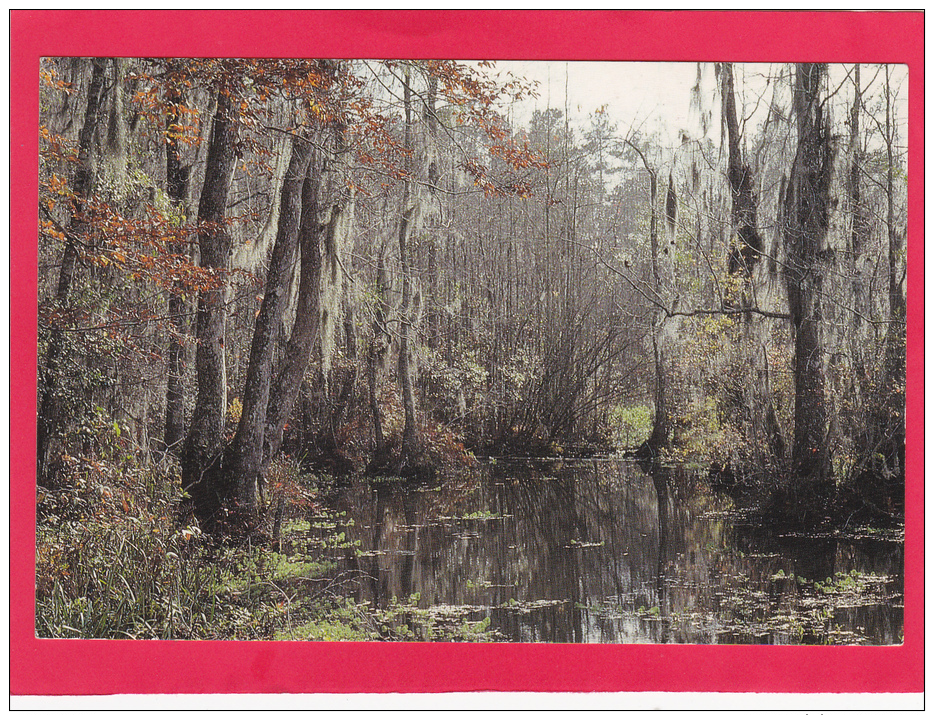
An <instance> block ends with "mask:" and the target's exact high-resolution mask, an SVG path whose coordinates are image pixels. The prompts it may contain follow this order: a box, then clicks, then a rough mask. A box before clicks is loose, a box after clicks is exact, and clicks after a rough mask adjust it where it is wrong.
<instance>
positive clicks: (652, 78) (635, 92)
mask: <svg viewBox="0 0 934 715" xmlns="http://www.w3.org/2000/svg"><path fill="white" fill-rule="evenodd" d="M850 68H851V65H846V66H844V65H831V66H830V69H829V78H830V85H831V86H839V85H841V84H843V85H846V80H847V74H846V73H847V71H848V70H849V69H850ZM774 69H775V66H774V65H768V64H737V65H735V66H734V72H735V75H736V90H737V92H738V93H740V94H741V95H742V96H740V100H741V101H740V108H741V111H742V107H744V106H745V108H746V112H748V113H749V114H750V116H751V117H753V123H754V124H755V123H758V121H761V119H763V118H764V112H765V109H766V108H767V107H768V106H769V100H770V99H771V89H770V88H769V87H768V86H767V85H766V82H765V77H766V76H767V75H768V74H769V73H770V71H771V70H774ZM492 71H493V72H494V73H495V72H501V73H503V75H505V73H507V72H511V73H512V74H513V75H516V76H520V77H526V78H527V79H530V80H537V81H538V83H539V86H538V95H539V96H538V97H537V98H534V99H530V100H527V101H526V102H524V103H523V105H522V106H519V107H516V108H514V109H513V119H514V121H516V123H524V122H525V121H527V120H528V119H529V118H530V117H531V116H532V113H533V112H534V111H535V110H537V109H538V110H543V109H546V108H547V107H549V106H551V107H554V108H557V109H561V110H563V109H564V107H565V87H566V88H567V107H568V114H569V119H570V122H571V124H572V125H575V124H576V125H577V126H578V127H582V126H584V125H586V124H587V123H588V121H589V116H590V114H591V113H592V112H594V111H595V110H596V109H598V108H599V107H601V106H603V105H606V111H607V115H608V117H609V119H610V121H611V122H615V123H616V124H617V125H618V132H619V133H620V134H622V135H625V134H627V133H628V130H629V129H630V128H640V127H641V128H643V131H648V132H652V131H656V132H658V133H659V134H660V135H661V137H662V138H663V140H665V141H666V143H668V144H669V145H677V144H678V143H680V141H679V139H680V133H681V131H682V130H685V131H687V133H688V135H689V136H690V137H691V138H694V139H699V138H702V137H701V136H700V135H701V129H700V125H699V122H698V119H697V118H696V116H694V114H693V113H692V111H691V108H690V98H691V88H692V87H693V86H694V84H695V82H696V78H697V63H695V62H515V61H498V62H496V64H495V66H494V69H493V70H492ZM890 71H891V73H892V82H893V85H895V86H898V85H899V84H902V83H903V86H901V96H900V100H901V101H900V102H899V104H900V106H899V110H898V111H899V114H900V117H899V119H900V120H901V123H902V124H904V122H905V120H906V119H907V94H908V92H907V89H908V87H907V82H906V78H907V73H906V72H905V67H904V66H901V65H894V66H892V67H891V69H890ZM874 75H876V73H875V70H874V69H870V68H869V67H867V66H865V65H864V69H863V73H862V82H863V83H864V84H865V83H867V82H869V81H870V78H872V77H873V76H874ZM880 83H881V79H879V77H878V76H877V77H876V80H875V90H878V88H879V87H880ZM702 87H703V92H704V95H705V97H704V99H705V101H707V102H708V104H709V106H710V108H711V110H712V111H713V121H712V122H711V127H710V129H709V131H708V133H707V136H709V137H710V138H711V139H713V140H714V141H715V142H717V143H718V142H719V133H720V126H719V116H720V107H719V103H718V100H717V96H718V93H717V89H716V81H715V78H714V73H713V67H712V65H710V64H707V65H706V67H705V77H704V82H703V84H702ZM850 91H851V90H850V89H849V86H846V89H845V90H844V91H843V92H842V93H840V94H838V96H837V99H838V100H844V101H849V100H848V99H845V98H846V97H848V96H850V94H849V93H850ZM760 95H761V96H762V97H763V99H764V101H762V102H760V103H758V106H757V99H758V97H759V96H760ZM742 100H745V105H744V104H743V102H742ZM753 108H758V110H759V111H758V112H757V113H755V116H753V114H754V113H753Z"/></svg>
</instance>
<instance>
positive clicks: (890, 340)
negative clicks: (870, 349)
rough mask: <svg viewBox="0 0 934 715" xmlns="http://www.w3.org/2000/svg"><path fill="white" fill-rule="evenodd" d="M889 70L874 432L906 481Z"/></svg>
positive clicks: (892, 471) (890, 468)
mask: <svg viewBox="0 0 934 715" xmlns="http://www.w3.org/2000/svg"><path fill="white" fill-rule="evenodd" d="M893 114H894V112H893V107H892V93H891V86H890V80H889V67H888V65H886V68H885V134H886V136H885V148H886V160H887V167H886V228H887V231H886V233H887V238H888V273H889V281H888V294H889V316H888V320H889V323H888V327H887V329H886V335H885V355H884V363H883V371H884V377H883V381H882V391H883V399H882V400H881V404H880V405H879V408H878V411H877V415H876V419H875V420H874V421H875V422H876V431H877V432H878V434H879V447H878V448H877V449H878V451H879V452H881V453H882V455H883V456H884V458H885V471H887V472H888V475H887V476H889V477H890V478H892V477H895V478H896V479H899V480H901V482H904V478H905V377H906V365H905V359H906V317H907V306H906V302H905V295H904V293H903V291H902V283H903V281H904V277H905V271H904V270H903V269H902V267H901V251H902V237H901V235H900V232H899V229H898V226H896V223H895V140H896V137H895V122H894V116H893Z"/></svg>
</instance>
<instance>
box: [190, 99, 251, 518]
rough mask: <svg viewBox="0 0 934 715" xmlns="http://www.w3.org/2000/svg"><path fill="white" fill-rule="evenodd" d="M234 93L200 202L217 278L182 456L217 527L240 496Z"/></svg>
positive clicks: (222, 102)
mask: <svg viewBox="0 0 934 715" xmlns="http://www.w3.org/2000/svg"><path fill="white" fill-rule="evenodd" d="M234 111H235V110H234V107H233V103H232V100H231V98H230V97H229V96H228V95H227V94H226V93H225V92H224V91H219V92H218V93H217V108H216V109H215V112H214V120H213V125H212V128H211V140H210V144H209V146H208V155H207V165H206V167H205V176H204V186H203V187H202V190H201V199H200V201H199V203H198V247H199V249H200V255H201V267H202V268H204V269H207V270H209V271H212V272H213V273H214V275H215V278H216V283H215V284H214V285H212V286H211V287H210V288H209V289H207V290H203V291H202V292H201V294H200V295H199V297H198V309H197V317H196V320H195V338H196V340H197V350H196V353H195V378H196V384H197V394H196V397H195V407H194V412H193V413H192V417H191V426H190V427H189V430H188V437H187V438H186V440H185V448H184V452H183V456H182V488H183V489H185V490H186V491H187V492H188V494H189V496H190V498H191V501H192V505H193V507H194V511H195V514H196V515H197V516H198V517H199V519H200V520H201V522H202V525H203V526H204V527H206V528H211V526H212V525H214V524H215V523H216V521H217V519H218V518H219V517H220V510H221V508H222V507H224V506H225V505H226V504H227V503H229V502H231V501H232V500H233V499H234V497H235V489H234V484H233V483H232V482H230V481H229V480H228V479H226V478H225V475H224V473H223V470H222V469H221V467H222V465H221V449H222V445H223V438H224V419H225V416H226V409H227V361H226V355H225V346H224V341H225V334H226V326H227V306H226V298H225V295H226V278H225V273H226V271H227V270H228V261H229V258H230V241H231V239H230V234H229V231H228V229H227V226H226V224H225V219H226V215H227V197H228V194H229V192H230V183H231V180H232V177H233V172H234V168H235V167H236V165H237V144H238V140H239V124H238V122H237V120H236V118H235V117H234Z"/></svg>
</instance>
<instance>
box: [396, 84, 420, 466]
mask: <svg viewBox="0 0 934 715" xmlns="http://www.w3.org/2000/svg"><path fill="white" fill-rule="evenodd" d="M409 81H410V80H409V75H408V74H406V76H405V79H404V80H403V101H404V105H405V135H404V147H405V149H406V150H407V151H408V152H409V154H408V156H407V157H406V173H407V175H408V176H407V178H406V180H405V182H404V184H403V191H402V216H401V218H400V221H399V264H400V268H401V272H402V305H401V306H400V308H399V312H400V320H399V386H400V388H401V390H402V406H403V410H404V412H405V424H404V426H403V429H402V446H401V449H400V465H405V464H409V465H411V464H412V463H413V461H414V458H415V456H416V454H417V452H418V424H417V421H418V413H417V409H416V404H415V375H414V371H415V366H414V360H413V354H412V352H413V345H412V342H413V331H412V328H413V327H414V326H413V325H412V316H413V310H412V280H413V279H412V274H411V255H410V251H411V243H412V236H413V235H414V234H415V233H416V227H417V225H418V220H419V208H420V207H419V201H418V185H417V184H416V183H415V180H414V172H415V161H414V158H413V154H414V151H415V142H414V139H413V128H412V89H411V87H410V85H409Z"/></svg>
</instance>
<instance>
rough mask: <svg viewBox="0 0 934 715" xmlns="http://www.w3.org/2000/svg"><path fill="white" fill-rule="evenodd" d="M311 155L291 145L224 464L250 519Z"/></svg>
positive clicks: (302, 144)
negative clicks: (239, 405) (240, 405)
mask: <svg viewBox="0 0 934 715" xmlns="http://www.w3.org/2000/svg"><path fill="white" fill-rule="evenodd" d="M311 152H312V148H311V144H309V143H308V142H306V141H304V140H302V139H296V140H295V141H294V142H293V144H292V153H291V158H290V159H289V168H288V169H287V170H286V175H285V179H284V180H283V182H282V192H281V194H280V203H279V222H278V227H277V230H276V241H275V243H274V244H273V248H272V256H271V258H270V260H269V268H268V269H267V271H266V292H265V295H264V296H263V302H262V304H261V305H260V309H259V314H258V315H257V317H256V323H255V325H254V328H253V341H252V343H251V346H250V362H249V366H248V368H247V374H246V384H245V385H244V388H243V411H242V412H241V415H240V422H239V424H238V425H237V432H236V434H235V436H234V439H233V443H232V445H231V449H230V456H229V459H228V460H227V464H226V465H225V469H226V470H227V471H228V473H229V474H228V479H230V480H231V481H233V482H234V484H235V485H236V486H235V488H236V495H237V496H236V499H237V507H238V509H239V510H240V512H241V513H242V514H243V515H245V516H252V515H254V514H255V513H256V511H257V506H258V490H259V483H260V469H261V467H262V463H263V439H264V436H265V431H266V408H267V405H268V402H269V390H270V383H271V380H272V367H273V365H272V362H273V351H274V347H275V338H276V335H277V332H278V330H279V321H280V320H281V318H282V314H283V312H284V311H285V308H286V297H287V294H288V290H289V286H290V284H291V282H292V271H293V268H294V258H295V249H296V245H297V241H298V229H299V223H300V221H301V215H302V187H303V186H304V184H305V179H306V174H307V173H308V165H309V163H310V161H311Z"/></svg>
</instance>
